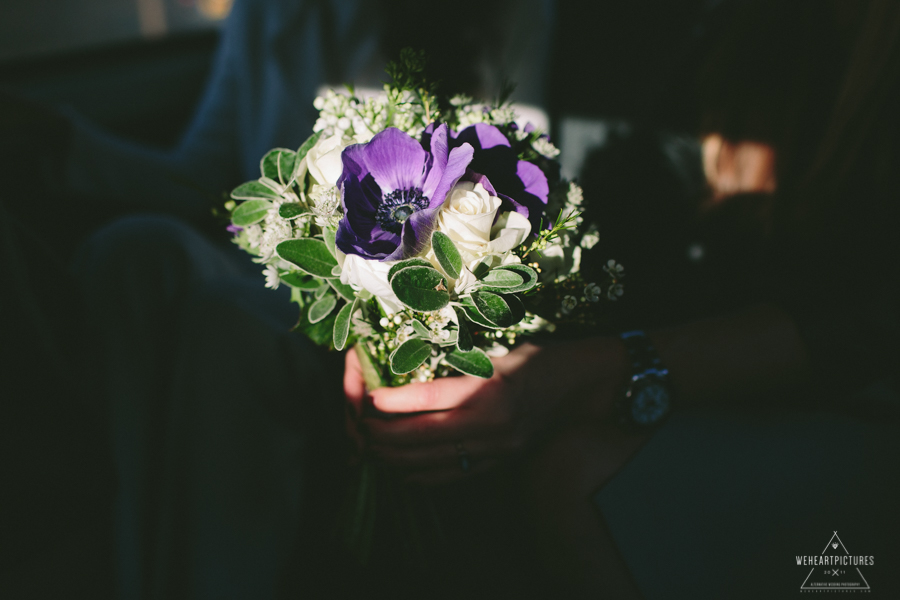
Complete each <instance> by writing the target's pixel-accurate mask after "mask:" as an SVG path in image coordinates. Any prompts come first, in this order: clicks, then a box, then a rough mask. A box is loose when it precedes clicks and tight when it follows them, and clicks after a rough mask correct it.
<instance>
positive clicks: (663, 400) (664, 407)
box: [618, 331, 672, 430]
mask: <svg viewBox="0 0 900 600" xmlns="http://www.w3.org/2000/svg"><path fill="white" fill-rule="evenodd" d="M619 337H620V338H621V339H622V342H623V343H624V344H625V348H626V350H628V356H629V358H630V360H631V377H630V379H629V380H628V382H627V383H626V384H625V386H624V388H623V390H622V394H621V397H620V400H619V403H618V415H619V422H620V424H621V425H622V426H624V427H626V428H628V429H639V430H647V429H652V428H654V427H656V426H657V425H659V424H660V423H662V422H663V421H664V420H665V419H666V417H667V416H669V412H670V411H671V410H672V387H671V385H670V383H669V371H668V369H666V368H665V367H664V366H663V364H662V362H661V361H660V360H659V355H658V354H657V353H656V349H655V348H654V347H653V344H651V343H650V340H649V339H648V338H647V336H646V334H645V333H644V332H643V331H628V332H626V333H623V334H621V335H620V336H619Z"/></svg>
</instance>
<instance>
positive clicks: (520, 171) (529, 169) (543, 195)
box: [516, 160, 550, 204]
mask: <svg viewBox="0 0 900 600" xmlns="http://www.w3.org/2000/svg"><path fill="white" fill-rule="evenodd" d="M516 175H518V176H519V179H520V180H521V181H522V185H524V186H525V192H526V193H528V194H531V195H532V196H535V197H537V198H538V199H539V200H540V201H541V202H542V203H544V204H547V197H548V196H549V195H550V185H549V184H548V183H547V176H546V175H544V172H543V171H541V168H540V167H538V166H537V165H534V164H531V163H530V162H527V161H524V160H520V161H519V164H518V165H517V166H516Z"/></svg>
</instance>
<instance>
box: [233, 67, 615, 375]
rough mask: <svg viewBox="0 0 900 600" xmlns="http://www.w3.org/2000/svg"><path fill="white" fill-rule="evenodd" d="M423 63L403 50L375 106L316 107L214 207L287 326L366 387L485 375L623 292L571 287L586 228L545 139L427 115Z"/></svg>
mask: <svg viewBox="0 0 900 600" xmlns="http://www.w3.org/2000/svg"><path fill="white" fill-rule="evenodd" d="M422 62H423V61H422V57H421V56H420V55H417V54H415V53H412V52H404V53H403V55H402V56H401V60H400V62H399V63H392V64H391V65H389V67H388V73H389V75H390V76H391V78H392V83H390V84H387V85H385V87H384V94H383V95H381V96H375V97H370V98H366V99H361V98H358V97H357V96H356V95H355V94H354V92H353V90H352V88H351V89H348V91H347V93H339V92H336V91H329V92H328V93H327V94H325V95H324V96H322V97H318V98H316V100H315V107H316V108H317V109H318V110H319V113H320V116H319V119H318V121H317V122H316V124H315V127H314V133H313V134H312V136H311V137H310V138H309V139H307V140H306V141H305V142H304V143H303V144H302V145H301V146H300V148H299V149H298V150H297V151H293V150H287V149H281V148H276V149H274V150H271V151H270V152H268V153H267V154H266V155H265V156H264V157H263V158H262V161H261V163H260V170H261V177H260V178H259V179H258V180H257V181H251V182H248V183H245V184H243V185H241V186H240V187H238V188H237V189H235V190H234V191H233V192H232V194H231V197H232V201H231V202H229V203H228V204H227V206H226V208H228V210H229V211H230V214H231V221H232V225H231V226H230V227H229V229H230V230H231V231H233V232H234V233H235V242H236V243H237V244H239V245H240V246H241V247H242V248H243V249H245V250H246V251H247V252H249V253H251V254H253V255H254V256H255V259H254V260H255V261H256V262H258V263H260V264H264V265H265V271H264V273H265V278H266V285H267V286H268V287H271V288H276V287H278V286H280V285H287V286H290V288H291V292H292V300H293V301H294V302H296V303H297V304H298V305H299V307H300V320H299V322H298V325H297V329H298V330H299V331H301V332H303V333H305V334H306V335H307V336H309V337H310V338H311V339H312V340H313V341H315V342H316V343H318V344H323V345H327V346H333V347H334V348H335V349H337V350H341V349H344V348H345V347H348V346H350V345H351V344H352V345H355V350H356V352H357V353H358V354H359V357H360V362H361V364H362V366H363V371H364V373H365V376H366V383H367V385H368V386H369V387H370V388H375V387H380V386H382V385H390V386H399V385H403V384H406V383H409V382H412V381H428V380H431V379H433V378H435V377H445V376H449V375H451V374H454V373H455V372H460V373H463V374H466V375H474V376H476V377H485V378H489V377H491V376H492V374H493V366H492V364H491V360H490V357H491V356H497V355H502V354H503V353H505V352H508V349H509V348H511V347H512V346H514V345H515V344H516V343H517V342H519V341H520V340H522V339H523V338H524V337H526V336H532V335H536V334H538V333H541V332H552V331H553V330H554V329H556V328H557V327H559V326H561V325H565V324H570V325H575V326H577V327H579V328H583V327H584V326H589V325H591V324H592V323H593V322H594V321H595V320H596V318H597V314H598V310H597V308H598V305H599V303H600V301H601V300H603V299H608V300H615V299H616V298H617V297H618V296H620V295H621V294H622V285H621V278H622V274H623V273H622V267H621V266H620V265H618V264H616V263H615V262H614V261H609V263H608V264H606V266H605V267H604V271H603V272H604V273H605V275H604V279H603V280H602V281H584V280H583V279H582V277H581V274H580V271H579V264H580V258H581V252H582V249H583V248H590V247H591V246H592V245H593V244H594V243H596V241H597V236H596V228H595V227H593V226H591V225H590V224H589V223H585V222H584V220H583V218H582V216H581V214H580V206H581V204H582V200H583V198H582V190H581V188H579V187H578V186H577V185H576V184H575V183H572V182H569V181H565V180H563V179H561V178H560V177H559V166H558V163H557V162H556V161H555V158H556V157H557V156H558V154H559V150H558V149H557V148H555V147H554V146H553V144H552V143H551V142H550V140H549V138H548V136H547V135H546V134H544V133H543V132H541V131H538V130H536V129H535V128H534V127H532V126H531V125H529V124H525V125H521V124H519V123H517V122H516V114H515V108H514V107H513V106H512V105H510V104H508V103H507V102H506V101H505V100H503V99H500V100H498V101H497V102H495V103H492V104H482V103H474V102H473V101H472V99H470V98H466V97H462V96H456V97H453V98H451V99H449V100H448V101H443V102H442V101H441V100H440V99H439V98H438V96H437V95H436V94H435V91H434V87H433V86H431V85H429V84H428V83H427V82H426V81H425V80H424V77H423V76H422V66H423V65H422Z"/></svg>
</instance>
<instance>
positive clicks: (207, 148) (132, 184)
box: [65, 1, 258, 219]
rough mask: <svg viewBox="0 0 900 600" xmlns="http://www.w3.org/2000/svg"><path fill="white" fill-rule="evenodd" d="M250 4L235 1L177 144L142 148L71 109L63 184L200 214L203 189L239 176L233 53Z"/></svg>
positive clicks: (133, 206)
mask: <svg viewBox="0 0 900 600" xmlns="http://www.w3.org/2000/svg"><path fill="white" fill-rule="evenodd" d="M254 4H255V3H253V2H247V1H238V2H236V3H235V7H234V9H233V11H232V13H231V15H230V16H229V18H228V21H227V23H226V25H225V27H224V29H223V32H222V39H221V41H220V43H219V48H218V50H217V52H216V57H215V60H214V66H213V70H212V73H211V75H210V78H209V81H208V83H207V86H206V89H205V91H204V94H203V97H202V99H201V101H200V103H199V105H198V107H197V110H196V112H195V114H194V117H193V119H192V121H191V123H190V125H189V126H188V128H187V130H186V132H185V134H184V135H183V136H182V139H181V140H180V142H179V143H178V145H177V146H176V147H174V148H172V149H168V150H166V149H157V148H150V147H146V146H143V145H140V144H138V143H135V142H131V141H129V140H125V139H122V138H119V137H116V136H114V135H112V134H109V133H108V132H105V131H103V130H102V129H100V128H98V127H97V126H96V125H94V124H92V123H90V122H88V121H87V120H85V119H84V118H82V117H80V116H78V115H70V119H71V121H72V133H71V138H70V142H69V150H68V156H67V164H66V172H65V179H66V183H67V187H68V188H69V189H70V190H71V191H73V192H75V193H76V194H78V195H79V196H82V197H85V198H93V199H100V200H105V201H108V202H109V203H112V204H113V205H114V206H115V205H118V206H122V208H124V209H126V210H154V211H163V212H168V213H172V214H176V215H179V216H182V217H185V218H189V219H190V218H202V217H205V216H207V211H208V208H209V205H210V196H218V195H219V194H220V193H221V192H222V191H224V190H228V189H230V188H231V187H233V186H234V185H235V184H236V183H238V182H237V181H236V178H238V177H239V164H238V163H239V157H238V141H237V127H238V117H239V115H238V112H239V111H238V108H237V105H236V104H237V81H236V79H237V76H238V73H237V72H236V71H237V69H238V64H239V63H238V61H237V60H236V56H237V55H238V54H240V53H243V52H246V47H247V45H248V43H249V41H248V40H250V39H251V38H252V37H253V36H252V32H253V31H254V28H256V27H257V24H256V23H255V20H256V19H255V17H254V15H255V13H256V12H258V11H255V10H251V9H252V7H253V6H254Z"/></svg>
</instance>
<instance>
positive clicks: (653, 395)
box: [631, 379, 672, 425]
mask: <svg viewBox="0 0 900 600" xmlns="http://www.w3.org/2000/svg"><path fill="white" fill-rule="evenodd" d="M631 397H632V400H631V418H632V419H633V421H634V422H635V423H636V424H638V425H655V424H657V423H659V422H660V421H662V420H663V418H665V416H666V415H667V414H669V409H670V408H671V406H672V398H671V397H670V395H669V390H668V389H666V386H665V385H663V384H662V383H660V382H658V381H656V380H653V379H650V380H647V381H643V382H640V383H638V384H637V385H635V387H634V389H633V390H632V392H631Z"/></svg>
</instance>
